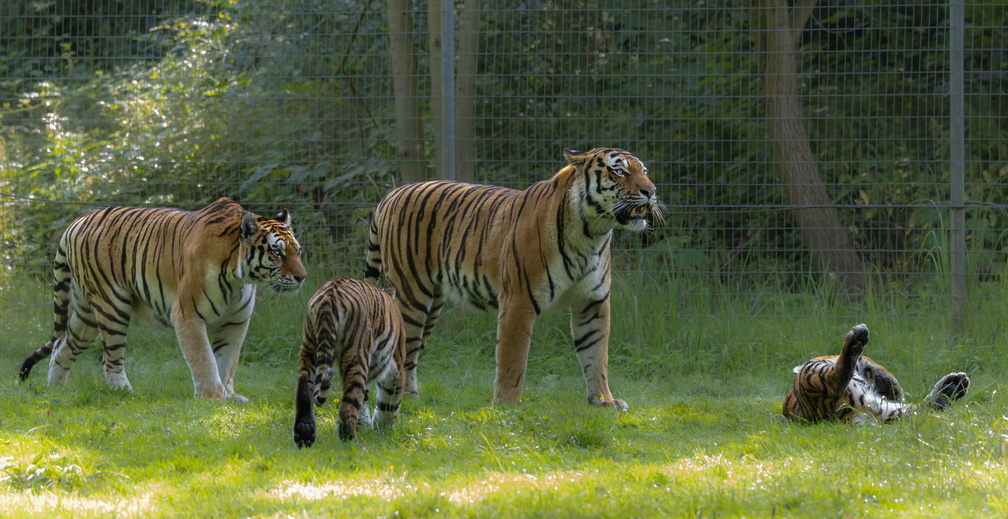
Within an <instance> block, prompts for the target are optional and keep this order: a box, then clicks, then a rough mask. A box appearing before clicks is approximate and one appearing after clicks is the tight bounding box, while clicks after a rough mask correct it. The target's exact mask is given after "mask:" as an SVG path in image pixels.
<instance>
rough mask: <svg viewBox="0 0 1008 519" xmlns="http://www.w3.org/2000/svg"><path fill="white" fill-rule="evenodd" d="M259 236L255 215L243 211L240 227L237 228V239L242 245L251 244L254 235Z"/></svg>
mask: <svg viewBox="0 0 1008 519" xmlns="http://www.w3.org/2000/svg"><path fill="white" fill-rule="evenodd" d="M257 234H259V222H258V221H256V215H254V214H252V213H250V212H248V211H245V212H244V213H242V219H241V226H240V227H239V228H238V237H239V238H241V241H242V242H243V243H246V244H249V243H252V240H254V239H255V237H256V235H257Z"/></svg>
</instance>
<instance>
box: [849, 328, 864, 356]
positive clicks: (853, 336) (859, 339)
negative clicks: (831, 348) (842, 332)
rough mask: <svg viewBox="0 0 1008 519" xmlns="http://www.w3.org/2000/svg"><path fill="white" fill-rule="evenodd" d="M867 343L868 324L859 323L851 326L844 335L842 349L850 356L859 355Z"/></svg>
mask: <svg viewBox="0 0 1008 519" xmlns="http://www.w3.org/2000/svg"><path fill="white" fill-rule="evenodd" d="M867 345H868V326H867V325H865V324H859V325H856V326H853V327H851V329H850V331H849V332H847V336H846V337H844V350H845V351H846V352H847V354H848V355H850V356H851V357H856V356H860V355H861V352H863V351H864V349H865V346H867Z"/></svg>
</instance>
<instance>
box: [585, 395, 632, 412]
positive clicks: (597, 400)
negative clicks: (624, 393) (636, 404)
mask: <svg viewBox="0 0 1008 519" xmlns="http://www.w3.org/2000/svg"><path fill="white" fill-rule="evenodd" d="M588 401H589V402H591V404H592V405H594V406H598V407H615V408H617V409H619V410H620V411H629V410H630V406H629V405H627V403H626V402H624V401H623V400H620V399H618V398H612V399H606V398H605V397H600V396H599V397H589V398H588Z"/></svg>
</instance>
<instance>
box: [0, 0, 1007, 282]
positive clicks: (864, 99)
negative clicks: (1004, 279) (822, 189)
mask: <svg viewBox="0 0 1008 519" xmlns="http://www.w3.org/2000/svg"><path fill="white" fill-rule="evenodd" d="M486 4H491V5H483V6H482V7H481V9H480V32H479V45H478V49H479V57H478V69H477V71H478V75H477V80H476V98H475V102H474V121H473V122H474V123H475V124H474V129H475V134H476V135H475V148H474V156H475V166H474V167H473V170H474V172H475V180H476V181H479V182H488V183H496V184H504V185H511V186H515V187H523V186H525V185H528V184H529V183H531V182H533V181H536V180H539V179H542V178H546V177H547V176H549V175H550V174H552V173H553V172H554V171H556V170H557V169H558V168H559V167H560V166H562V162H561V161H562V155H561V150H562V149H563V148H564V147H571V148H590V147H594V146H619V147H623V148H626V149H629V150H631V151H632V152H634V153H635V154H637V155H638V156H639V157H641V158H642V159H643V160H644V161H645V162H646V163H647V164H648V166H649V169H650V170H651V172H652V176H653V177H654V178H655V179H656V181H657V183H658V184H659V195H660V196H661V198H662V199H663V200H664V202H665V204H666V211H667V219H666V222H665V224H664V225H661V226H659V227H658V228H657V229H656V230H655V231H653V232H651V233H649V234H647V235H646V236H644V237H640V236H628V235H621V236H620V237H619V239H618V246H619V248H620V249H621V250H625V251H627V252H626V254H621V256H620V258H621V259H620V263H619V268H620V269H621V270H638V271H645V272H652V273H655V274H659V275H663V274H667V273H672V274H675V273H686V274H687V275H696V274H700V275H701V276H702V277H701V279H707V280H710V282H711V283H714V284H712V285H710V286H712V287H714V288H712V289H713V290H718V288H717V287H718V286H723V287H729V288H724V289H723V290H725V295H731V294H732V293H737V292H740V291H745V292H751V291H757V292H758V291H761V290H770V291H773V292H774V293H776V292H782V293H783V292H789V291H794V290H797V289H804V288H808V287H809V286H810V284H811V285H812V286H820V284H822V283H827V284H828V282H829V281H828V279H826V280H825V281H824V278H823V277H821V276H811V277H810V276H809V275H808V274H809V272H810V271H811V270H814V269H813V268H812V267H811V265H810V262H809V259H808V257H807V255H806V254H805V252H804V251H803V249H802V243H801V235H800V234H799V233H798V232H797V230H796V229H795V224H794V221H793V216H792V212H791V209H792V208H791V207H789V201H788V200H787V199H786V198H785V195H784V190H783V188H782V182H781V179H780V176H779V174H778V170H777V167H776V166H775V163H774V157H773V150H772V149H771V144H770V142H769V140H768V136H767V121H766V118H765V117H764V108H763V101H762V99H761V96H762V92H763V91H762V85H761V83H762V80H761V77H760V75H759V74H758V63H757V61H758V55H757V53H755V52H754V46H753V41H752V37H753V34H752V33H751V31H750V30H751V28H752V26H751V14H752V12H753V11H752V9H753V8H754V5H756V6H757V8H758V7H759V5H762V4H760V3H759V2H756V3H755V4H745V3H742V2H739V1H733V0H714V1H705V2H664V1H660V2H656V1H651V0H641V1H621V2H617V1H583V0H579V1H576V2H551V1H516V0H505V1H502V2H492V3H491V2H486ZM409 5H410V6H411V9H412V14H413V24H414V31H415V34H414V38H413V48H414V49H415V57H416V59H417V60H418V63H419V68H418V70H419V72H418V76H417V83H418V85H419V98H418V99H417V100H416V101H417V103H418V104H419V106H420V110H421V117H422V118H423V121H424V125H423V129H424V131H425V132H426V133H425V138H426V140H427V141H428V143H429V142H431V141H432V140H433V136H432V135H431V128H430V124H429V121H430V120H431V113H430V112H429V99H428V96H429V95H430V94H431V92H430V76H429V75H428V67H429V63H428V53H427V50H428V46H427V45H428V43H427V39H426V24H427V17H426V16H425V12H426V7H427V6H426V5H425V4H424V3H422V2H417V3H414V4H409ZM457 6H458V7H459V9H460V12H461V9H463V8H464V7H465V6H464V4H463V3H462V2H459V3H458V4H457ZM385 8H386V4H385V3H383V2H376V1H369V0H363V1H342V0H328V1H322V0H316V1H312V0H308V1H304V0H298V1H292V0H280V1H275V0H274V1H270V2H263V1H260V0H248V1H242V2H238V1H233V0H232V1H203V0H123V1H111V0H88V1H67V0H31V1H29V0H9V1H7V2H4V5H3V6H2V7H0V11H2V16H0V23H2V24H3V26H2V27H0V117H2V119H0V124H2V126H0V165H2V167H3V176H2V180H0V182H2V185H0V197H2V198H0V217H2V220H0V231H2V233H3V239H4V250H3V254H4V263H5V265H6V266H7V269H6V270H7V274H8V277H10V280H8V281H5V283H6V284H7V286H8V288H9V287H10V286H12V285H16V284H27V285H28V286H31V287H38V290H37V293H38V294H39V296H40V297H42V298H43V299H44V298H45V294H46V291H47V290H48V288H46V285H47V283H48V279H49V276H50V274H49V272H48V261H49V260H48V258H50V257H51V254H52V249H53V245H52V244H53V243H54V241H55V240H56V239H57V237H58V235H59V233H60V232H61V231H62V229H63V228H64V227H65V225H66V224H67V223H68V222H69V220H71V219H72V218H73V217H75V216H76V215H77V214H79V213H81V212H83V211H84V210H86V209H88V208H89V207H91V206H95V205H107V204H130V205H135V204H154V205H171V206H179V207H186V208H196V207H199V206H201V205H203V204H205V203H207V202H209V201H211V200H213V199H215V198H217V197H218V196H222V195H227V196H231V197H233V198H235V199H237V200H238V201H240V202H241V203H243V204H245V205H247V206H249V207H250V208H252V209H253V210H256V211H261V212H269V211H273V210H275V209H276V208H279V207H289V208H290V209H291V210H292V212H293V213H294V217H295V221H296V224H297V228H298V232H299V235H300V237H301V240H302V242H303V243H305V244H306V245H307V246H308V249H309V254H310V255H309V262H310V263H311V264H312V266H313V267H316V268H319V267H321V268H324V269H325V270H324V272H322V275H320V276H319V279H316V281H317V282H318V283H321V282H322V279H323V278H324V277H325V276H328V275H333V274H338V275H359V274H360V271H361V266H362V263H363V262H362V257H363V245H362V239H363V230H364V229H365V226H366V222H367V217H368V210H369V209H370V208H371V207H372V206H373V205H374V204H375V203H376V201H377V200H378V199H379V198H380V197H381V196H382V194H383V193H384V192H386V191H387V190H388V189H389V188H390V187H392V186H393V185H395V184H397V183H399V182H401V171H400V170H401V165H402V163H401V162H400V161H397V159H396V152H397V146H398V144H397V138H396V116H395V110H394V99H393V95H392V81H391V79H392V78H391V69H390V56H389V50H388V48H389V34H388V21H387V17H386V12H385ZM948 20H949V8H948V6H947V5H945V4H940V3H927V2H895V3H878V2H852V1H838V0H831V1H823V2H819V3H818V4H817V5H816V6H815V9H814V11H813V13H812V16H811V17H810V19H809V21H808V23H806V24H805V25H804V28H803V29H802V30H801V32H800V45H801V46H800V50H799V53H798V55H797V57H798V72H799V80H798V89H799V92H798V94H799V95H800V97H801V103H802V107H803V109H804V112H805V117H806V120H805V124H806V127H807V131H808V140H809V143H810V145H811V149H812V152H813V154H814V157H815V159H816V160H817V161H818V169H819V173H820V175H821V179H822V182H823V184H824V185H825V186H826V190H827V194H828V196H829V198H830V201H831V203H832V204H834V205H835V207H837V209H838V215H839V217H840V220H841V223H842V225H843V226H844V227H845V228H846V229H847V232H848V235H849V237H850V239H851V242H852V247H853V248H854V250H855V251H856V252H857V254H858V255H859V256H860V257H861V258H862V260H863V261H864V262H865V269H866V271H867V272H868V273H869V274H870V275H871V278H870V280H871V283H872V284H871V286H870V287H869V288H870V290H872V291H873V292H874V293H876V294H881V295H886V294H890V295H893V296H896V297H906V296H910V297H917V296H922V295H923V296H933V295H938V296H941V295H944V293H945V291H946V287H945V286H944V285H943V283H944V280H943V278H941V276H940V275H941V274H943V273H945V269H947V261H946V260H944V259H943V253H944V252H945V249H946V248H947V246H946V243H947V235H946V230H947V226H948V221H947V219H948V210H947V206H948V200H949V179H950V171H949V141H948V138H949V104H950V98H949V72H950V54H949V51H948V48H949V40H948V38H949V29H948ZM966 23H967V27H968V30H967V36H966V42H965V55H964V60H965V70H966V76H965V82H966V85H965V87H966V92H965V105H966V111H967V115H968V120H967V150H966V153H967V170H966V171H965V176H966V182H967V186H966V193H967V204H968V213H967V220H968V228H969V233H968V237H967V240H968V246H969V248H970V256H969V258H970V267H969V268H970V271H969V273H970V275H971V280H973V281H974V282H975V284H979V283H984V282H987V281H990V280H995V279H999V277H1000V276H999V275H1000V274H1001V273H1002V272H1003V270H1004V254H1003V253H1004V249H1005V247H1006V245H1008V243H1006V242H1005V239H1004V230H1005V228H1006V226H1005V220H1006V217H1008V214H1006V213H1005V210H1004V207H1005V203H1006V200H1005V196H1006V190H1005V189H1004V185H1003V184H1004V182H1005V180H1004V179H1005V178H1006V174H1008V139H1006V130H1008V103H1006V102H1005V94H1006V91H1008V77H1006V71H1008V43H1006V34H1005V29H1004V27H1005V26H1008V20H1006V9H1005V7H1004V6H1003V5H1001V2H1000V1H995V0H984V1H980V2H970V3H969V4H967V6H966ZM425 153H426V155H425V157H424V165H423V166H424V169H425V170H426V171H427V172H428V173H429V176H433V175H434V174H435V173H434V172H435V171H436V168H435V166H436V165H435V164H434V163H433V161H434V158H433V155H434V151H433V150H432V149H431V146H429V145H428V146H427V148H426V151H425ZM11 273H14V274H15V275H14V276H9V274H11ZM936 275H937V276H936ZM827 278H828V277H827ZM718 283H726V284H725V285H718ZM648 286H649V287H650V288H648V290H651V291H655V292H660V291H661V289H660V287H658V286H651V285H648ZM982 293H983V291H982V290H973V291H972V292H971V294H973V295H977V294H982Z"/></svg>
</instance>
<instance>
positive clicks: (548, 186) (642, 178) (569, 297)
mask: <svg viewBox="0 0 1008 519" xmlns="http://www.w3.org/2000/svg"><path fill="white" fill-rule="evenodd" d="M564 155H565V157H566V159H567V161H568V165H567V166H565V167H564V168H562V169H561V170H560V171H559V172H557V173H556V174H555V175H553V177H552V178H550V179H548V180H543V181H540V182H537V183H535V184H533V185H532V186H530V187H529V188H527V189H525V190H524V191H517V190H514V189H508V188H504V187H496V186H486V185H474V184H464V183H458V182H447V181H435V182H423V183H418V184H410V185H405V186H402V187H399V188H397V189H395V190H393V191H391V192H390V193H388V194H387V195H386V196H385V198H384V199H383V200H382V201H381V203H380V204H379V205H378V207H377V209H376V210H375V213H374V217H373V219H372V221H371V229H370V234H369V243H368V251H367V268H366V270H365V273H364V274H365V278H366V279H367V280H369V281H371V282H376V281H377V279H378V277H379V276H380V274H381V271H382V269H384V271H385V278H386V281H387V282H388V284H389V285H390V286H392V287H395V289H396V290H397V292H398V294H399V302H400V309H401V310H402V314H403V320H404V322H405V323H406V372H407V373H406V391H407V392H408V393H410V394H412V395H414V396H416V395H417V383H416V367H417V358H418V356H419V355H420V352H421V350H423V348H424V344H425V343H426V340H427V337H428V336H429V334H430V332H431V329H432V328H433V326H434V324H435V321H436V320H437V318H438V315H439V313H440V312H441V309H442V306H443V305H444V304H445V303H446V302H447V303H463V302H464V303H467V304H468V305H470V306H472V307H474V308H476V309H479V310H483V311H493V310H496V311H497V312H498V326H497V349H496V355H497V376H496V380H495V382H494V401H498V402H515V401H517V400H518V397H519V396H520V395H521V391H522V385H523V384H524V382H525V372H526V364H527V360H528V352H529V342H530V339H531V336H532V327H533V324H534V323H535V321H536V318H537V317H538V316H539V315H540V314H542V313H543V312H546V311H548V310H553V309H564V310H566V309H569V310H570V311H571V331H572V333H573V338H574V349H575V352H576V354H577V357H578V361H579V363H580V364H581V370H582V374H583V376H584V380H585V383H586V385H587V393H588V400H589V401H590V402H591V403H592V404H595V405H603V406H617V407H620V408H623V409H626V408H627V406H626V403H625V402H623V401H622V400H618V399H614V398H613V396H612V394H611V393H610V391H609V383H608V344H609V315H610V307H609V304H610V303H609V287H610V274H611V260H610V250H609V247H610V243H611V241H612V230H613V228H615V227H621V228H626V229H631V230H636V231H641V230H644V229H645V228H646V227H647V221H646V220H645V217H646V215H647V212H648V211H649V210H650V211H652V212H653V213H655V214H658V212H657V209H658V207H659V206H658V201H657V198H656V197H655V186H654V184H653V183H652V182H651V180H650V179H648V177H647V168H645V166H644V164H643V163H642V162H641V161H640V159H638V158H637V157H634V156H633V155H631V154H630V153H628V152H626V151H624V150H620V149H607V148H596V149H593V150H591V151H588V152H581V151H571V150H564Z"/></svg>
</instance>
